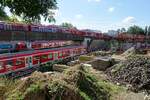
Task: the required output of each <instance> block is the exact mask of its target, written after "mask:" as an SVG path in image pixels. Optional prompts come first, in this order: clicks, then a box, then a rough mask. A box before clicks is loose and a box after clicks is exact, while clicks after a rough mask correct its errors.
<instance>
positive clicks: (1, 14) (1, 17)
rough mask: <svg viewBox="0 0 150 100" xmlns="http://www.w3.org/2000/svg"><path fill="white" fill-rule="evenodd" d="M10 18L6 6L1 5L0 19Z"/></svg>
mask: <svg viewBox="0 0 150 100" xmlns="http://www.w3.org/2000/svg"><path fill="white" fill-rule="evenodd" d="M8 19H9V17H8V16H7V14H6V13H5V12H4V8H2V7H0V20H8Z"/></svg>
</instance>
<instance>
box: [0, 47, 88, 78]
mask: <svg viewBox="0 0 150 100" xmlns="http://www.w3.org/2000/svg"><path fill="white" fill-rule="evenodd" d="M85 52H86V49H85V47H84V46H73V47H64V48H56V49H51V50H35V51H29V52H24V54H19V53H16V54H10V55H1V56H0V75H11V76H15V77H17V76H21V74H22V73H24V74H26V73H30V72H31V69H33V68H35V69H36V68H38V66H39V65H41V64H45V63H48V62H54V61H56V60H57V61H58V60H62V59H66V58H69V57H75V56H77V55H82V54H84V53H85Z"/></svg>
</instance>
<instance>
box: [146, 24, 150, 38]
mask: <svg viewBox="0 0 150 100" xmlns="http://www.w3.org/2000/svg"><path fill="white" fill-rule="evenodd" d="M147 31H148V32H147V33H148V35H149V36H150V26H149V27H148V28H147Z"/></svg>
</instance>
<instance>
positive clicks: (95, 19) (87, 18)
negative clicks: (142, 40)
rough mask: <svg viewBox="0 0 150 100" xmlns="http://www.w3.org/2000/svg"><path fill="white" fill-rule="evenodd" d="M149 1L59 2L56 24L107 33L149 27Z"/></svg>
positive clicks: (67, 0) (88, 0) (70, 0)
mask: <svg viewBox="0 0 150 100" xmlns="http://www.w3.org/2000/svg"><path fill="white" fill-rule="evenodd" d="M149 4H150V0H59V1H58V7H59V9H58V10H57V11H56V16H55V17H56V21H57V23H56V24H60V23H62V22H70V23H72V24H74V25H75V26H77V27H78V28H81V29H83V28H89V29H97V30H102V31H107V30H109V29H117V28H121V27H126V28H127V27H129V26H131V25H134V24H136V25H140V26H142V27H144V26H145V25H150V12H149V10H150V5H149Z"/></svg>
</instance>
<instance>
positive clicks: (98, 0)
mask: <svg viewBox="0 0 150 100" xmlns="http://www.w3.org/2000/svg"><path fill="white" fill-rule="evenodd" d="M88 2H101V0H88Z"/></svg>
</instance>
